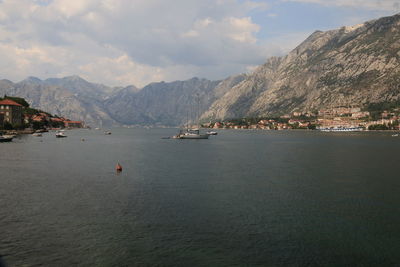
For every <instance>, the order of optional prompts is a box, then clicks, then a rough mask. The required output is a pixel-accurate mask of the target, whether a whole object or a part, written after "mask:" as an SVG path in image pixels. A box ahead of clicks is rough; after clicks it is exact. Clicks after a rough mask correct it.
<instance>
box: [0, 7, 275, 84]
mask: <svg viewBox="0 0 400 267" xmlns="http://www.w3.org/2000/svg"><path fill="white" fill-rule="evenodd" d="M255 9H256V10H266V9H268V6H267V5H266V4H265V2H255V1H250V0H248V1H243V0H217V1H215V0H202V1H197V0H174V1H173V2H171V1H164V0H79V1H72V0H35V1H32V0H3V1H0V57H1V58H2V59H3V60H2V61H0V73H1V75H2V76H3V77H4V78H10V79H13V80H20V79H23V78H25V77H26V76H30V75H35V76H38V77H40V78H47V77H51V76H58V77H59V76H61V75H64V74H66V75H71V74H78V75H82V76H83V77H86V78H89V79H90V80H92V81H98V82H103V83H107V84H110V85H117V84H121V83H122V84H128V83H134V84H135V85H138V86H142V85H145V84H146V83H149V82H152V81H156V80H159V79H164V80H174V79H182V78H188V77H191V76H201V75H210V76H206V77H207V78H219V77H222V76H224V75H227V74H234V73H237V72H241V71H245V70H246V67H247V66H248V65H256V64H260V63H262V62H263V61H264V60H265V58H266V57H267V56H268V55H269V54H270V53H268V50H267V49H266V48H265V47H263V46H262V45H261V44H260V42H259V40H258V39H257V33H258V31H259V30H260V26H259V25H257V24H255V23H254V22H253V21H252V19H251V17H249V13H250V12H251V11H253V10H255ZM228 71H231V73H227V72H228Z"/></svg>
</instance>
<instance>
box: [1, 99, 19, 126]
mask: <svg viewBox="0 0 400 267" xmlns="http://www.w3.org/2000/svg"><path fill="white" fill-rule="evenodd" d="M0 113H1V114H2V116H0V119H1V118H3V119H2V123H0V125H4V123H5V122H8V123H10V124H12V125H20V124H22V123H23V120H22V119H23V106H22V105H21V104H18V103H17V102H15V101H13V100H11V99H4V100H0Z"/></svg>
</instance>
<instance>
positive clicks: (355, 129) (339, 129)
mask: <svg viewBox="0 0 400 267" xmlns="http://www.w3.org/2000/svg"><path fill="white" fill-rule="evenodd" d="M317 130H319V131H321V132H361V131H364V128H363V127H361V126H353V127H319V128H317Z"/></svg>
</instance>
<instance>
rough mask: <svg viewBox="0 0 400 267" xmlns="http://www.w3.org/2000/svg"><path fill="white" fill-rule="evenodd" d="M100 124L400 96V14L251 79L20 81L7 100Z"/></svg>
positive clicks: (3, 84)
mask: <svg viewBox="0 0 400 267" xmlns="http://www.w3.org/2000/svg"><path fill="white" fill-rule="evenodd" d="M4 94H7V95H10V96H20V97H24V98H26V99H27V101H28V102H29V103H30V104H31V106H33V107H36V108H40V109H43V110H45V111H48V112H50V113H53V114H57V115H63V116H67V117H68V118H71V119H73V120H83V121H85V122H86V123H88V124H89V125H93V126H112V125H122V124H127V125H132V124H140V125H169V126H177V125H180V124H183V123H186V122H187V121H188V120H192V121H193V120H194V119H195V118H196V117H197V116H199V114H201V118H202V120H222V119H227V118H238V117H254V116H272V115H282V114H286V113H290V112H294V111H314V110H318V109H321V108H326V107H333V106H348V105H357V106H360V105H363V104H366V103H368V102H383V101H394V100H399V98H400V14H397V15H394V16H391V17H385V18H381V19H377V20H373V21H369V22H366V23H364V24H361V25H357V26H353V27H342V28H340V29H337V30H332V31H326V32H321V31H316V32H314V33H313V34H312V35H311V36H310V37H308V38H307V39H306V40H305V41H304V42H303V43H302V44H300V45H299V46H298V47H297V48H295V49H294V50H293V51H291V52H290V53H289V54H288V55H287V56H284V57H273V58H270V59H268V60H267V62H266V63H265V64H264V65H262V66H260V67H258V68H257V69H256V70H255V71H254V72H253V73H251V74H248V75H246V74H241V75H236V76H232V77H228V78H227V79H225V80H221V81H209V80H206V79H199V78H192V79H190V80H186V81H175V82H169V83H166V82H158V83H151V84H149V85H147V86H145V87H143V88H142V89H138V88H136V87H135V86H133V85H132V86H128V87H108V86H105V85H101V84H94V83H90V82H87V81H85V80H84V79H82V78H80V77H78V76H71V77H65V78H51V79H47V80H40V79H38V78H34V77H29V78H27V79H25V80H23V81H21V82H18V83H13V82H11V81H8V80H0V95H4Z"/></svg>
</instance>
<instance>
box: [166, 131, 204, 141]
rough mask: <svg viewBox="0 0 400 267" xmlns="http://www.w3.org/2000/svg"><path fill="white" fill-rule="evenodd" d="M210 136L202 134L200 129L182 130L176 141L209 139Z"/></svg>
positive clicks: (176, 136)
mask: <svg viewBox="0 0 400 267" xmlns="http://www.w3.org/2000/svg"><path fill="white" fill-rule="evenodd" d="M209 136H210V135H208V134H202V133H200V130H199V129H184V130H180V131H179V133H178V134H177V135H174V136H173V137H172V138H174V139H208V137H209Z"/></svg>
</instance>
